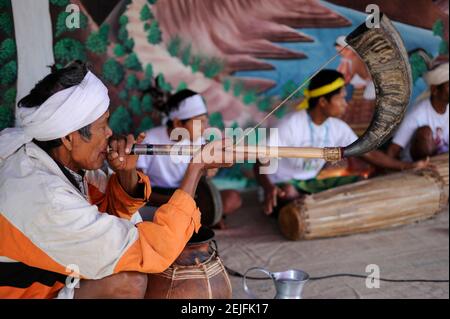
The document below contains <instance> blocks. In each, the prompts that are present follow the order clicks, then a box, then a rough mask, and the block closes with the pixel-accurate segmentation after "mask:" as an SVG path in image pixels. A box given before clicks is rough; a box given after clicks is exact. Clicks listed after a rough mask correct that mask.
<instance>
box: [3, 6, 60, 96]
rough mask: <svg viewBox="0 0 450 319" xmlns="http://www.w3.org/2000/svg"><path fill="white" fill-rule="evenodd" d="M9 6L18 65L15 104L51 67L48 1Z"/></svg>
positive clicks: (51, 43)
mask: <svg viewBox="0 0 450 319" xmlns="http://www.w3.org/2000/svg"><path fill="white" fill-rule="evenodd" d="M11 4H12V10H13V16H14V32H15V38H16V45H17V63H18V70H17V97H16V101H19V100H20V99H22V98H23V97H24V96H25V95H27V94H28V93H29V92H30V91H31V89H32V88H33V87H34V85H35V84H36V83H37V82H38V81H39V80H40V79H42V78H44V77H45V76H46V75H47V74H49V73H50V68H49V67H48V66H49V65H53V64H54V63H55V60H54V57H53V32H52V20H51V17H50V9H49V3H48V0H20V1H11ZM25 21H26V23H25Z"/></svg>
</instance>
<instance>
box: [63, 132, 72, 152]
mask: <svg viewBox="0 0 450 319" xmlns="http://www.w3.org/2000/svg"><path fill="white" fill-rule="evenodd" d="M73 138H74V137H73V133H70V134H69V135H66V136H64V137H62V138H61V141H62V143H63V145H64V147H65V148H67V149H68V150H69V151H71V150H72V148H73Z"/></svg>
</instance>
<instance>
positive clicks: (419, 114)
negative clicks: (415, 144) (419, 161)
mask: <svg viewBox="0 0 450 319" xmlns="http://www.w3.org/2000/svg"><path fill="white" fill-rule="evenodd" d="M448 116H449V113H448V104H447V108H446V111H445V113H444V114H439V113H437V112H436V111H435V109H434V108H433V106H432V105H431V101H430V100H429V99H427V100H423V101H422V102H420V103H419V104H416V105H415V106H414V107H413V108H412V109H411V111H410V112H408V113H407V114H406V116H405V118H404V119H403V121H402V123H401V125H400V127H399V128H398V130H397V132H396V133H395V135H394V138H393V140H392V142H393V143H395V144H397V145H399V146H400V147H402V148H403V150H402V153H401V158H402V159H403V160H405V161H412V158H411V153H410V150H411V139H412V137H413V135H414V133H415V131H416V130H417V129H418V128H419V127H422V126H429V127H430V128H431V130H432V131H433V139H434V141H435V143H436V146H437V148H438V152H439V153H444V152H446V151H448V140H449V138H448V136H449V132H448V126H449V125H448V121H449V120H448Z"/></svg>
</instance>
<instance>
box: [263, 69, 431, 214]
mask: <svg viewBox="0 0 450 319" xmlns="http://www.w3.org/2000/svg"><path fill="white" fill-rule="evenodd" d="M345 95H346V91H345V81H344V78H343V75H342V73H340V72H337V71H335V70H322V71H320V72H319V73H318V74H317V75H316V76H315V77H314V78H313V79H312V80H311V82H310V84H309V88H308V90H307V91H306V92H305V99H304V101H303V102H302V104H304V105H302V106H301V107H300V109H303V110H302V111H297V112H294V113H292V114H289V115H287V116H286V117H285V118H284V119H282V120H281V122H280V123H279V124H278V134H277V135H278V136H275V137H274V136H270V139H269V142H268V145H270V146H291V147H344V146H347V145H349V144H351V143H353V142H354V141H355V140H357V136H356V134H355V133H354V132H353V130H352V129H351V128H350V127H349V126H348V125H347V124H346V123H345V122H344V121H342V120H340V119H338V117H339V116H341V115H342V114H343V113H344V112H345V110H346V107H347V102H346V100H345ZM305 109H306V110H305ZM361 159H363V160H364V161H366V162H368V163H370V164H372V165H375V166H378V167H382V168H387V169H393V170H403V169H411V168H419V167H424V166H426V165H427V162H426V161H420V162H416V163H409V162H401V161H399V160H396V159H393V158H391V157H389V156H387V155H386V154H384V153H383V152H381V151H378V150H374V151H372V152H369V153H366V154H364V155H362V156H361ZM324 164H325V160H322V159H293V158H282V159H280V160H279V161H278V169H277V171H276V172H275V173H274V174H270V175H264V174H260V170H259V168H260V166H261V164H260V163H257V164H256V165H255V166H254V168H255V170H254V171H255V175H256V177H257V180H258V182H259V184H260V185H261V186H262V188H263V190H264V212H265V213H266V214H268V215H269V214H272V212H273V211H274V207H276V206H278V208H280V207H281V205H283V204H286V203H287V202H289V201H292V200H293V199H295V198H298V197H299V196H300V195H301V194H302V193H313V192H319V191H322V190H325V189H327V188H330V187H335V186H340V185H343V184H346V183H349V182H354V181H356V179H354V178H348V177H345V178H335V179H333V180H331V182H330V183H321V182H318V181H317V179H316V176H317V175H318V173H319V172H320V170H321V169H322V167H323V166H324ZM278 202H280V205H277V203H278Z"/></svg>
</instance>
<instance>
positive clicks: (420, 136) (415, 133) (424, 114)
mask: <svg viewBox="0 0 450 319" xmlns="http://www.w3.org/2000/svg"><path fill="white" fill-rule="evenodd" d="M448 67H449V64H448V63H444V64H440V65H438V66H437V67H435V68H433V69H432V70H430V71H429V72H427V73H426V74H425V75H424V79H425V81H426V82H427V83H428V85H429V86H430V89H429V90H428V91H427V92H425V94H424V95H423V96H422V97H421V98H419V103H417V104H416V105H414V106H413V108H412V110H411V111H410V112H409V113H408V114H407V115H406V116H405V118H404V120H403V121H402V123H401V125H400V127H399V129H398V130H397V132H396V134H395V136H394V138H393V140H392V144H391V145H389V148H388V155H389V156H391V157H393V158H398V157H400V158H402V159H403V160H406V161H413V160H419V159H423V158H427V157H429V156H434V155H438V154H442V153H447V152H448V144H449V142H448V140H449V133H448V115H449V114H448V100H449V74H448V72H449V70H448ZM428 95H429V96H428Z"/></svg>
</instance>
